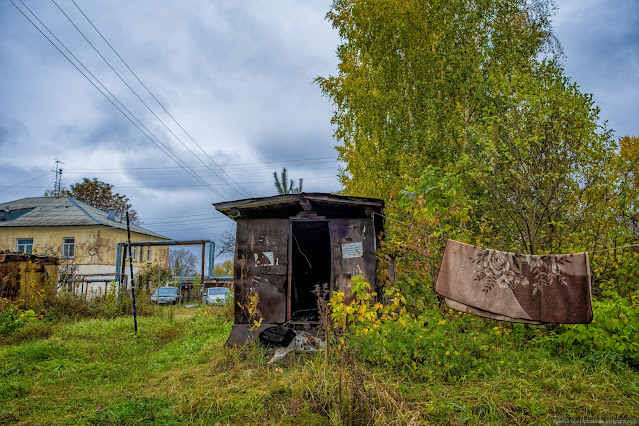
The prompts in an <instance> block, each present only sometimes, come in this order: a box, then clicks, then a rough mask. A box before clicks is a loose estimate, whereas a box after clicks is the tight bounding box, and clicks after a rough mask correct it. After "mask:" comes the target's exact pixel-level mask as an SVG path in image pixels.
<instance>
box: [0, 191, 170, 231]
mask: <svg viewBox="0 0 639 426" xmlns="http://www.w3.org/2000/svg"><path fill="white" fill-rule="evenodd" d="M98 225H101V226H107V227H109V228H115V229H122V230H126V222H124V223H122V222H120V221H119V220H111V219H109V215H108V213H107V212H105V211H102V210H100V209H96V208H95V207H93V206H90V205H88V204H86V203H83V202H81V201H78V200H76V199H75V198H72V197H60V198H55V197H33V198H23V199H21V200H15V201H9V202H7V203H1V204H0V227H5V228H9V227H36V226H37V227H41V226H46V227H48V226H98ZM131 232H135V233H138V234H144V235H149V236H152V237H156V238H163V239H167V240H168V239H169V238H167V237H165V236H164V235H160V234H157V233H155V232H153V231H149V230H148V229H144V228H142V227H141V226H137V225H131Z"/></svg>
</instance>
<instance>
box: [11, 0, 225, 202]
mask: <svg viewBox="0 0 639 426" xmlns="http://www.w3.org/2000/svg"><path fill="white" fill-rule="evenodd" d="M51 1H52V2H53V4H55V5H56V6H57V8H58V9H59V10H60V12H62V14H63V15H64V16H65V17H66V18H67V19H68V20H69V22H71V25H73V26H74V27H75V29H76V30H77V31H78V32H79V33H80V35H82V37H84V39H85V40H86V42H87V43H89V45H90V46H91V47H92V48H93V50H95V52H96V53H97V54H98V55H99V56H100V58H102V60H103V61H104V63H106V64H107V65H108V66H109V68H111V70H112V71H113V72H114V73H115V75H117V76H118V78H119V79H120V80H121V81H122V83H124V84H125V85H126V87H128V88H129V90H130V91H131V92H132V93H133V94H134V95H135V96H136V97H137V98H138V99H139V100H140V102H142V104H143V105H144V106H145V107H146V109H148V110H149V111H150V112H151V114H153V116H154V117H155V118H157V119H158V121H159V122H160V123H162V125H163V126H164V127H165V128H166V129H167V130H168V131H169V133H171V134H172V135H173V136H174V137H175V138H176V139H177V140H178V141H179V142H180V143H181V144H182V146H183V147H184V148H186V149H187V150H188V151H189V152H190V153H191V154H193V156H194V157H195V158H197V159H198V160H199V161H200V162H201V163H202V164H203V165H204V166H206V164H205V163H204V162H203V161H202V160H201V159H200V158H199V157H198V156H197V155H195V153H194V152H193V151H191V149H190V148H189V147H188V146H186V145H185V144H184V142H182V140H181V139H180V138H179V137H178V136H177V135H176V134H175V133H173V131H172V130H171V129H170V128H169V127H168V126H167V125H166V123H165V122H164V121H162V119H161V118H160V117H158V116H157V114H155V112H154V111H153V110H152V109H151V108H149V106H148V105H147V103H146V102H144V100H142V98H141V97H140V96H139V95H138V94H137V92H136V91H135V90H133V88H132V87H131V86H130V85H129V84H128V83H127V82H126V81H125V80H124V79H123V78H122V76H121V75H120V74H119V73H118V72H117V71H116V70H115V68H113V66H111V64H110V63H109V61H107V59H106V58H105V57H104V56H102V54H101V53H100V51H99V50H98V49H97V48H96V47H95V46H94V45H93V43H91V41H90V40H89V39H88V38H87V37H86V36H85V35H84V33H83V32H82V31H81V30H80V28H78V26H77V25H76V24H75V23H74V22H73V20H72V19H71V18H70V17H69V15H67V13H66V12H65V11H64V10H63V9H62V8H61V7H60V5H58V3H56V1H55V0H51ZM20 2H22V0H20ZM23 4H24V3H23ZM76 6H77V5H76ZM207 168H208V166H207ZM209 170H211V172H213V174H214V175H216V176H217V177H219V178H220V179H221V180H222V181H223V182H224V179H222V177H220V176H219V175H218V174H217V173H215V172H214V171H213V170H212V169H211V168H209ZM225 183H226V182H225ZM229 186H230V185H229ZM231 188H232V187H231ZM236 191H237V190H236Z"/></svg>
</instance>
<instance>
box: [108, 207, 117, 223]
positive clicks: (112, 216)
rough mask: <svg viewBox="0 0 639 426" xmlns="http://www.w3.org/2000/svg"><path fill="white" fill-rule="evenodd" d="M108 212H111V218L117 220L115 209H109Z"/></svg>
mask: <svg viewBox="0 0 639 426" xmlns="http://www.w3.org/2000/svg"><path fill="white" fill-rule="evenodd" d="M108 214H109V220H113V221H114V220H115V209H109V210H108Z"/></svg>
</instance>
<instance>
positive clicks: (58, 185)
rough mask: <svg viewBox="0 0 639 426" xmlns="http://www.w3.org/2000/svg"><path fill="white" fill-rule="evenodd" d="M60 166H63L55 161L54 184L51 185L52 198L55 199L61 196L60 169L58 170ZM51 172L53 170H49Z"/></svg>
mask: <svg viewBox="0 0 639 426" xmlns="http://www.w3.org/2000/svg"><path fill="white" fill-rule="evenodd" d="M60 164H64V163H63V162H62V161H60V160H57V159H56V160H55V184H54V185H53V196H54V197H55V198H60V196H61V195H62V169H61V168H60ZM51 171H52V172H53V171H54V170H51Z"/></svg>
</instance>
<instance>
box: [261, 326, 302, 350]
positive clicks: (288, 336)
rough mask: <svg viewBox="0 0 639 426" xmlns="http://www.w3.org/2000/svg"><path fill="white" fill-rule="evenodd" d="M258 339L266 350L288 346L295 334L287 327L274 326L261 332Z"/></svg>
mask: <svg viewBox="0 0 639 426" xmlns="http://www.w3.org/2000/svg"><path fill="white" fill-rule="evenodd" d="M258 338H259V339H260V343H261V344H263V345H264V346H266V347H267V348H272V347H280V346H288V345H289V344H290V343H291V342H292V341H293V339H294V338H295V332H294V331H293V330H291V329H290V328H288V327H282V326H277V325H276V326H274V327H269V328H267V329H266V330H264V331H262V332H261V333H260V334H259V336H258Z"/></svg>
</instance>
